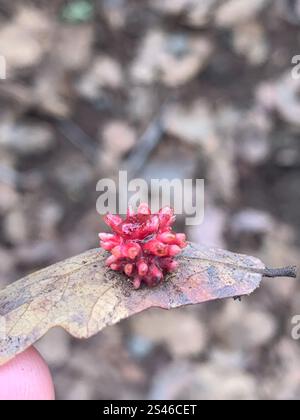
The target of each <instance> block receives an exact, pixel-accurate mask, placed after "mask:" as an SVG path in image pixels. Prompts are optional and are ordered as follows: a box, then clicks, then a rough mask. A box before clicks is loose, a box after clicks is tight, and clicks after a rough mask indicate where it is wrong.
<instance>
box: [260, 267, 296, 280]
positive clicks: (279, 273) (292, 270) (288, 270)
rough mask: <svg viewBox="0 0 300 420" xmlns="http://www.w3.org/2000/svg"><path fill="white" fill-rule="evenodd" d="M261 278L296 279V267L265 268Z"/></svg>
mask: <svg viewBox="0 0 300 420" xmlns="http://www.w3.org/2000/svg"><path fill="white" fill-rule="evenodd" d="M263 276H264V277H271V278H275V277H292V278H296V277H297V267H296V266H292V267H284V268H266V269H265V270H264V271H263Z"/></svg>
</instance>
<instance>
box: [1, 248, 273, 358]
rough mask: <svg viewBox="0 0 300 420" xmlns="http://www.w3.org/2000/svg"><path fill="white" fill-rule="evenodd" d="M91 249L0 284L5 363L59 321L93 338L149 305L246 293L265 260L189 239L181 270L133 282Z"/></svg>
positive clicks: (77, 333) (195, 301) (101, 253)
mask: <svg viewBox="0 0 300 420" xmlns="http://www.w3.org/2000/svg"><path fill="white" fill-rule="evenodd" d="M106 257H107V254H106V252H105V251H103V250H100V249H94V250H90V251H87V252H85V253H84V254H81V255H79V256H76V257H73V258H71V259H68V260H65V261H62V262H60V263H58V264H55V265H53V266H51V267H48V268H46V269H44V270H42V271H39V272H37V273H34V274H31V275H29V276H27V277H25V278H23V279H21V280H19V281H17V282H15V283H13V284H11V285H10V286H8V287H6V288H5V289H3V290H1V291H0V322H1V328H0V364H3V363H5V362H6V361H8V360H10V359H11V358H13V357H14V356H15V355H16V354H18V353H20V352H22V351H24V350H25V349H26V348H28V347H29V346H31V345H32V344H34V343H35V342H36V341H37V340H38V339H40V338H41V337H42V336H43V335H44V334H45V333H46V332H47V331H48V330H49V329H50V328H53V327H56V326H60V327H63V328H64V329H66V330H67V331H68V332H69V333H70V334H72V335H73V336H74V337H78V338H88V337H90V336H92V335H94V334H96V333H97V332H99V331H101V330H102V329H103V328H104V327H106V326H108V325H112V324H115V323H117V322H119V321H120V320H122V319H125V318H128V317H129V316H131V315H134V314H136V313H139V312H141V311H143V310H145V309H147V308H150V307H160V308H164V309H171V308H176V307H179V306H183V305H189V304H198V303H202V302H207V301H211V300H215V299H223V298H231V297H238V296H243V295H249V294H250V293H252V292H253V291H254V290H255V289H256V288H257V287H258V286H259V285H260V282H261V279H262V276H263V273H264V270H265V266H264V264H263V263H262V262H261V261H260V260H258V259H256V258H253V257H249V256H244V255H238V254H233V253H231V252H228V251H223V250H218V249H213V248H206V247H204V246H199V245H195V244H189V245H188V247H187V248H186V249H185V250H184V251H183V253H182V254H181V256H180V257H179V268H178V270H177V271H176V272H175V273H173V274H170V275H168V276H167V277H166V279H165V281H164V282H163V283H162V284H160V285H159V286H157V287H154V288H146V287H143V288H141V289H139V290H134V289H133V287H132V284H131V282H130V281H129V280H128V279H126V277H124V276H122V275H121V274H120V273H116V272H113V271H111V270H109V269H107V268H106V267H105V265H104V261H105V259H106Z"/></svg>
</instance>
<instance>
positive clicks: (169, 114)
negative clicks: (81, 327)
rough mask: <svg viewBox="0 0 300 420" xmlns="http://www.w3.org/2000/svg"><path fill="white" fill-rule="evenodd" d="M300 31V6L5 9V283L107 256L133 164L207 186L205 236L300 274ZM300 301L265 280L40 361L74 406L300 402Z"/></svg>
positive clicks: (44, 344) (14, 5)
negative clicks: (106, 215) (110, 224)
mask: <svg viewBox="0 0 300 420" xmlns="http://www.w3.org/2000/svg"><path fill="white" fill-rule="evenodd" d="M299 29H300V1H299V0H294V1H285V0H279V1H277V0H273V1H270V0H251V1H245V0H223V1H222V0H205V1H204V0H203V1H199V0H149V1H142V0H98V1H96V0H95V1H88V0H74V1H68V2H66V1H61V0H52V1H46V0H45V1H16V0H15V1H9V0H1V1H0V54H1V55H3V56H5V58H6V60H7V79H6V80H2V81H0V107H1V108H0V109H1V113H0V285H1V287H3V286H5V285H6V284H8V283H10V282H11V281H14V280H16V279H17V278H20V277H21V276H23V275H25V274H28V273H30V272H32V271H35V270H37V269H39V268H41V267H43V266H46V265H49V264H51V263H53V262H55V261H58V260H61V259H64V258H66V257H69V256H72V255H75V254H77V253H80V252H81V251H85V250H86V249H88V248H91V247H95V246H97V232H99V231H101V230H102V229H103V228H104V227H103V223H102V221H101V218H100V216H99V215H98V214H97V213H96V209H95V204H96V199H97V192H96V182H97V180H99V179H100V178H103V177H114V176H115V175H116V173H117V171H118V170H119V168H121V167H123V166H124V168H125V167H126V168H128V169H130V170H131V171H132V173H133V174H134V175H138V176H139V177H144V178H146V179H149V178H151V176H154V177H155V178H163V177H169V178H171V179H172V178H175V177H180V178H191V177H193V178H202V177H203V178H205V180H206V213H205V222H204V224H203V225H201V226H199V227H196V228H195V227H194V228H188V229H187V233H188V235H189V239H190V240H193V241H196V242H204V243H207V244H209V245H216V246H219V247H226V248H228V249H231V250H234V251H240V252H246V253H251V254H253V255H258V256H260V257H261V258H262V259H264V261H265V262H266V263H267V264H268V265H271V266H280V265H285V264H295V263H297V262H298V260H299V255H300V248H299V247H300V241H299V239H300V236H299V235H300V218H299V210H300V201H299V199H300V188H299V182H300V177H299V175H300V143H299V142H300V101H299V91H300V88H299V87H300V81H299V79H298V80H297V79H293V78H292V74H291V70H292V64H291V60H292V57H293V56H295V55H297V54H300V31H299ZM145 133H146V135H145ZM149 133H150V135H149ZM147 150H148V151H149V150H150V152H147ZM126 162H127V163H126ZM178 223H179V226H180V227H181V228H182V220H180V218H179V222H178ZM299 299H300V289H299V285H298V284H297V281H294V280H286V279H278V280H265V281H264V284H263V287H262V288H261V289H260V290H259V291H258V292H257V293H255V294H254V295H253V296H251V297H250V298H247V299H244V300H243V301H242V302H241V303H239V302H234V301H226V302H219V303H210V304H205V305H202V306H198V307H189V308H184V309H180V310H173V311H170V312H165V311H161V310H152V311H148V312H145V313H143V314H141V315H139V316H136V317H134V318H133V319H131V320H129V321H126V322H122V323H121V324H119V325H117V326H115V327H112V328H107V329H106V330H105V331H103V332H102V333H100V334H99V335H98V336H96V337H94V338H92V339H90V340H89V341H86V342H79V341H76V340H74V339H72V338H71V337H69V336H68V335H67V334H66V333H65V332H63V331H62V330H53V331H51V332H50V333H49V334H48V335H47V336H46V337H45V338H44V339H43V340H42V341H41V342H40V343H39V344H38V348H39V350H40V351H41V352H42V354H43V355H44V357H45V358H46V360H47V361H48V363H49V364H50V367H51V370H52V372H53V375H54V380H55V384H56V389H57V397H58V398H59V399H94V398H98V399H99V398H100V399H103V398H120V399H133V398H154V399H155V398H159V399H166V398H170V399H176V398H196V399H198V398H199V399H201V398H214V399H262V398H272V399H282V398H283V399H288V398H291V399H298V398H299V397H300V347H299V342H297V341H293V340H292V338H291V328H292V325H291V318H292V316H293V315H295V314H300V304H299Z"/></svg>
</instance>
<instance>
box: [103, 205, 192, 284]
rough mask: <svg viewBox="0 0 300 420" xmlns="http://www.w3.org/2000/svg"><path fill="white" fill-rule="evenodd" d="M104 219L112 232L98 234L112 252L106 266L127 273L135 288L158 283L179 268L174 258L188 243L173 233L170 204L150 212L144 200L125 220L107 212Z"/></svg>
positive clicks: (172, 217) (182, 237) (172, 214)
mask: <svg viewBox="0 0 300 420" xmlns="http://www.w3.org/2000/svg"><path fill="white" fill-rule="evenodd" d="M104 221H105V223H106V224H107V225H108V226H109V227H110V228H111V229H112V231H113V233H100V234H99V237H100V246H101V247H102V248H103V249H105V250H106V251H109V252H110V253H111V255H110V256H109V257H108V258H107V260H106V265H107V266H108V267H110V268H111V269H112V270H115V271H121V272H123V273H125V274H126V276H128V277H129V278H130V279H132V283H133V286H134V288H135V289H138V288H139V287H140V286H141V284H142V283H145V284H146V285H147V286H149V287H153V286H156V285H157V284H159V283H160V282H161V281H162V280H163V279H164V276H165V275H166V274H167V273H169V272H171V271H174V270H176V268H177V266H178V263H177V261H175V259H174V257H175V256H176V255H178V254H179V253H180V252H181V250H182V248H184V247H185V246H186V237H185V234H184V233H174V232H173V230H172V225H173V223H174V222H175V216H174V211H173V210H172V209H171V208H170V207H164V208H163V209H161V210H160V211H159V212H158V213H155V214H151V210H150V209H149V207H148V205H147V204H145V203H142V204H140V206H139V208H138V210H137V213H135V212H133V210H132V208H131V207H129V208H128V211H127V217H126V219H125V220H123V219H122V218H121V217H120V216H115V215H112V214H107V215H106V216H105V218H104Z"/></svg>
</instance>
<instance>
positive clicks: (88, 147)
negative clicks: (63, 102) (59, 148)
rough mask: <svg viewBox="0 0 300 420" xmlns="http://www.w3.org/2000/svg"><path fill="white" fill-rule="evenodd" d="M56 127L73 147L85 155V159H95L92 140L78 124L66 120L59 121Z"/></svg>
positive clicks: (94, 148)
mask: <svg viewBox="0 0 300 420" xmlns="http://www.w3.org/2000/svg"><path fill="white" fill-rule="evenodd" d="M57 128H58V130H59V131H60V133H61V134H62V135H63V136H64V137H65V138H66V139H67V140H68V141H69V142H70V143H71V144H73V146H74V147H76V148H77V149H79V150H80V151H81V152H82V153H83V154H84V155H85V157H86V158H87V159H89V160H90V161H91V162H94V161H95V156H96V155H97V153H96V147H95V145H94V143H93V140H92V138H91V137H90V136H89V135H88V134H87V133H86V132H85V131H83V129H82V128H81V127H79V125H77V124H76V123H74V121H72V120H67V121H63V122H59V123H58V124H57Z"/></svg>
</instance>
